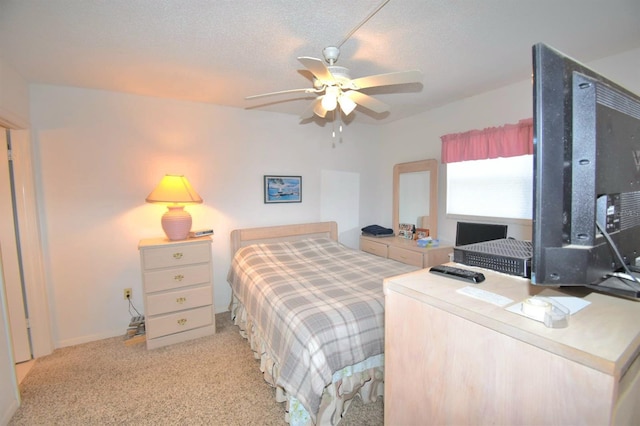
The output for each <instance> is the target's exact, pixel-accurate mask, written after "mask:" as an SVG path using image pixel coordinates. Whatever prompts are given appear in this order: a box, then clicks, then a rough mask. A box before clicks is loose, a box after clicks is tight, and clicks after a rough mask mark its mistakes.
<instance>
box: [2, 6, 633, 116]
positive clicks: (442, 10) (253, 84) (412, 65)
mask: <svg viewBox="0 0 640 426" xmlns="http://www.w3.org/2000/svg"><path fill="white" fill-rule="evenodd" d="M382 2H383V0H321V1H307V0H251V1H250V0H234V1H232V0H108V1H107V0H0V57H2V58H3V61H4V62H5V63H7V64H9V65H11V66H12V67H13V68H14V69H15V70H16V71H17V72H18V73H19V74H21V75H22V77H23V78H24V79H25V80H27V82H29V83H44V84H54V85H65V86H76V87H84V88H95V89H104V90H114V91H120V92H128V93H136V94H142V95H150V96H158V97H167V98H175V99H184V100H193V101H198V102H207V103H213V104H219V105H226V106H232V107H238V108H256V109H259V110H265V111H277V112H282V113H290V114H296V115H297V114H300V113H302V111H303V110H304V109H305V108H306V107H307V105H308V104H309V103H310V101H311V99H312V98H306V99H304V96H309V95H304V94H302V95H300V94H294V95H285V96H277V97H269V98H262V99H259V100H254V101H246V100H245V99H244V97H245V96H249V95H255V94H260V93H264V92H273V91H278V90H285V89H295V88H305V87H311V82H310V80H309V75H308V74H306V73H305V72H304V71H302V70H303V67H302V65H301V64H300V63H299V62H298V61H297V60H296V58H297V57H298V56H313V57H317V58H322V49H323V48H324V47H326V46H330V45H336V44H339V43H340V42H341V41H342V40H343V39H345V38H346V37H347V35H348V34H349V33H350V31H352V30H353V29H354V28H356V27H357V26H358V25H359V24H360V23H362V22H363V20H364V19H365V18H366V17H367V16H368V15H370V14H371V13H372V12H373V11H375V10H376V8H378V6H379V5H380V4H382ZM536 42H545V43H547V44H549V45H551V46H553V47H555V48H557V49H558V50H561V51H563V52H564V53H567V54H569V55H571V56H573V57H575V58H578V59H579V60H580V61H582V62H589V61H592V60H595V59H599V58H602V57H606V56H610V55H612V54H616V53H619V52H623V51H626V50H630V49H635V48H639V47H640V1H639V0H482V1H478V0H390V1H389V2H388V3H387V4H386V5H385V6H384V7H383V8H382V9H381V10H380V11H379V12H377V13H376V14H375V15H374V16H373V17H372V18H371V19H370V20H369V21H368V22H366V23H364V25H362V26H361V27H360V28H359V29H358V30H357V31H356V32H355V33H354V34H353V36H351V37H350V38H349V39H348V40H347V41H346V42H345V43H344V44H343V45H342V48H341V56H340V59H339V60H338V62H337V64H338V65H342V66H346V67H347V68H349V69H350V72H351V77H352V78H357V77H363V76H366V75H371V74H380V73H387V72H393V71H403V70H409V69H419V70H421V71H422V72H423V74H424V82H423V85H419V84H409V85H402V86H388V87H386V88H378V89H366V90H363V92H365V93H367V94H370V95H373V96H375V97H376V98H377V99H379V100H381V101H383V102H385V103H387V104H389V105H391V112H390V113H389V114H382V115H376V114H374V113H371V112H368V111H367V110H365V109H361V108H358V109H356V112H355V114H352V115H353V116H354V119H355V120H359V121H362V122H367V123H383V122H388V121H391V120H396V119H399V118H403V117H407V116H410V115H412V114H415V113H419V112H422V111H426V110H429V109H431V108H434V107H438V106H441V105H444V104H446V103H448V102H451V101H454V100H458V99H462V98H465V97H468V96H472V95H474V94H478V93H482V92H484V91H487V90H491V89H495V88H497V87H500V86H503V85H505V84H509V83H514V82H518V81H523V80H525V79H527V78H529V77H530V75H531V46H532V45H533V44H534V43H536ZM301 98H303V99H301Z"/></svg>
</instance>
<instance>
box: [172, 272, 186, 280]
mask: <svg viewBox="0 0 640 426" xmlns="http://www.w3.org/2000/svg"><path fill="white" fill-rule="evenodd" d="M173 279H174V280H176V281H182V280H183V279H184V275H182V274H178V275H175V276H174V277H173Z"/></svg>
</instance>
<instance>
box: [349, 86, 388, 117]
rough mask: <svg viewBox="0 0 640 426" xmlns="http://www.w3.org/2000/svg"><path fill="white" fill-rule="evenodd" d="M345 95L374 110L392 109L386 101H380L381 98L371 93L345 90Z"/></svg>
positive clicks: (379, 111) (378, 111)
mask: <svg viewBox="0 0 640 426" xmlns="http://www.w3.org/2000/svg"><path fill="white" fill-rule="evenodd" d="M343 96H347V97H349V98H350V99H351V100H352V101H354V102H355V103H357V104H358V105H360V106H363V107H365V108H367V109H370V110H371V111H373V112H377V113H383V112H387V111H389V109H390V108H389V105H387V104H385V103H384V102H380V101H379V100H377V99H375V98H373V97H371V96H369V95H365V94H364V93H360V92H357V91H354V90H349V91H348V92H345V93H344V94H343Z"/></svg>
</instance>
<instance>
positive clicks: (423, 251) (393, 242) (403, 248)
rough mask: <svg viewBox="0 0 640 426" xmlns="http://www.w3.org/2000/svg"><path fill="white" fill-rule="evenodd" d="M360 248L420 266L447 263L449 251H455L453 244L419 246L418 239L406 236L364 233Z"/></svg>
mask: <svg viewBox="0 0 640 426" xmlns="http://www.w3.org/2000/svg"><path fill="white" fill-rule="evenodd" d="M360 250H362V251H366V252H367V253H371V254H375V255H376V256H380V257H386V258H388V259H393V260H397V261H398V262H402V263H406V264H407V265H413V266H417V267H419V268H427V267H430V266H434V265H441V264H443V263H447V262H449V260H450V259H449V253H453V247H451V246H438V247H418V243H417V242H416V241H414V240H407V239H406V238H399V237H382V238H376V237H368V236H364V235H361V236H360Z"/></svg>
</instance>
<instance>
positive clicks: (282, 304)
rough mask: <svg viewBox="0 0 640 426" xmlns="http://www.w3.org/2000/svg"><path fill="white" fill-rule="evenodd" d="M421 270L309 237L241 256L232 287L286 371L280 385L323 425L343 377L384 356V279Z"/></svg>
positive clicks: (237, 258)
mask: <svg viewBox="0 0 640 426" xmlns="http://www.w3.org/2000/svg"><path fill="white" fill-rule="evenodd" d="M415 269H416V268H415V267H413V266H408V265H404V264H402V263H399V262H395V261H393V260H388V259H383V258H380V257H377V256H373V255H370V254H368V253H364V252H361V251H358V250H353V249H350V248H347V247H345V246H342V245H340V244H339V243H337V242H335V241H332V240H329V239H307V240H302V241H295V242H282V243H271V244H255V245H251V246H248V247H244V248H242V249H240V250H238V251H237V253H236V254H235V256H234V258H233V261H232V265H231V269H230V270H229V275H228V281H229V283H230V284H231V287H232V289H233V292H234V294H235V296H236V297H237V298H238V299H239V301H240V302H241V303H242V304H243V305H244V307H245V309H246V311H247V314H248V315H249V316H250V317H251V319H252V320H253V322H254V324H255V326H256V327H257V328H258V329H259V332H260V333H261V334H262V336H263V338H264V340H265V342H266V344H267V345H268V346H269V349H270V352H271V353H270V356H271V357H272V358H273V359H274V360H275V362H276V363H277V364H278V366H279V369H280V375H279V377H277V378H276V380H277V385H278V386H281V387H282V388H283V389H284V390H285V391H287V392H288V393H289V394H290V395H292V396H295V397H296V398H298V400H300V402H301V403H302V404H303V405H304V406H305V407H306V408H307V410H308V411H309V413H310V414H311V416H312V417H313V418H314V419H315V415H316V413H317V412H318V408H319V406H320V399H321V396H322V392H323V390H324V388H325V387H326V386H327V385H329V384H330V383H331V380H332V375H333V373H334V372H335V371H338V370H340V369H342V368H344V367H346V366H349V365H353V364H356V363H358V362H360V361H363V360H365V359H366V358H368V357H371V356H374V355H377V354H380V353H383V350H384V295H383V291H382V279H383V278H385V277H389V276H393V275H398V274H402V273H405V272H409V271H413V270H415Z"/></svg>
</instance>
